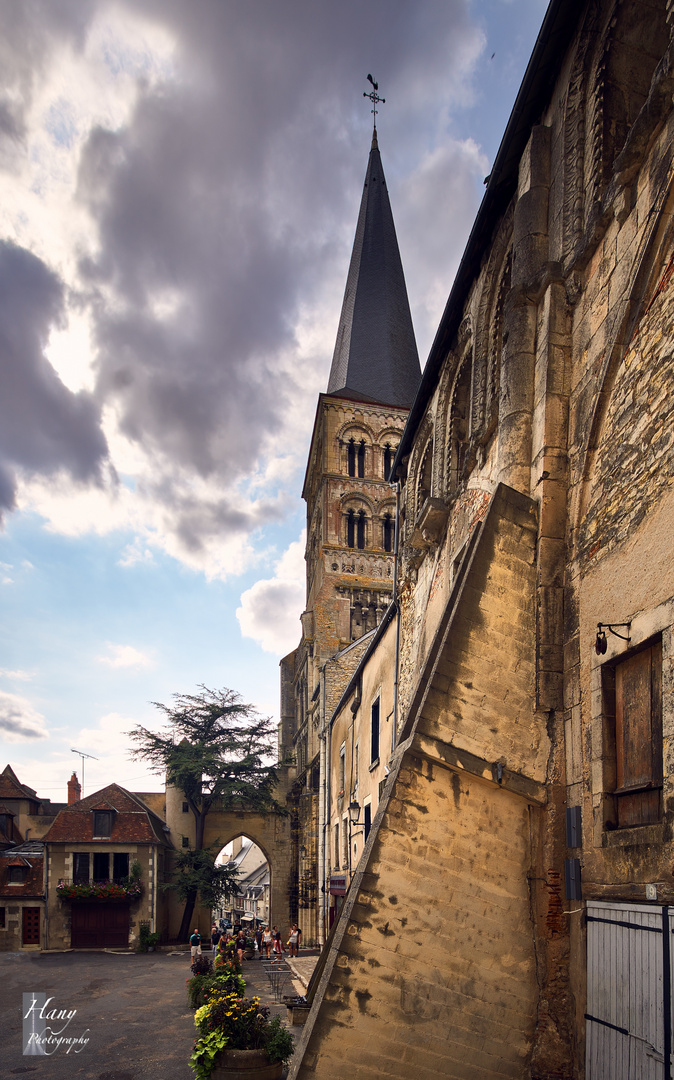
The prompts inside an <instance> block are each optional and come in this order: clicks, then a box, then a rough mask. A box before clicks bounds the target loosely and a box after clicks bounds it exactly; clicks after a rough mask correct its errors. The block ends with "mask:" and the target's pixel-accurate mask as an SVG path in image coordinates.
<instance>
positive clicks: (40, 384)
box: [0, 241, 107, 513]
mask: <svg viewBox="0 0 674 1080" xmlns="http://www.w3.org/2000/svg"><path fill="white" fill-rule="evenodd" d="M62 311H63V289H62V286H61V283H60V282H59V280H58V278H57V277H56V275H54V274H53V273H52V272H51V271H50V270H49V269H48V267H47V266H46V265H45V264H44V263H43V262H41V260H40V259H38V258H36V256H35V255H33V254H31V253H30V252H29V251H26V250H24V249H22V248H19V247H17V246H16V245H15V244H12V243H9V242H7V241H5V242H2V241H0V363H1V365H2V374H3V392H2V395H0V513H1V512H2V510H3V509H5V510H12V509H14V507H15V505H16V485H17V473H25V474H26V475H29V476H30V475H32V474H39V475H40V476H42V477H44V476H52V475H53V474H54V473H56V472H58V471H64V472H65V473H67V474H68V475H70V476H71V477H72V478H73V480H75V481H78V482H87V481H93V482H98V481H99V480H100V478H101V470H102V466H103V463H104V461H105V458H106V456H107V447H106V442H105V438H104V436H103V433H102V431H101V427H100V414H99V412H98V409H97V407H96V405H95V403H94V401H93V399H92V398H91V396H90V395H89V394H86V393H78V394H73V393H71V391H69V390H68V389H67V388H66V387H65V386H64V385H63V383H62V382H61V381H60V379H59V378H58V376H57V375H56V373H55V371H54V369H53V368H52V367H51V365H50V364H49V363H48V362H47V360H46V359H45V357H44V355H43V352H42V346H43V343H44V341H45V340H46V339H47V337H48V335H49V330H50V327H51V326H52V325H54V324H56V323H58V321H59V320H60V318H61V315H62Z"/></svg>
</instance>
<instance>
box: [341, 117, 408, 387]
mask: <svg viewBox="0 0 674 1080" xmlns="http://www.w3.org/2000/svg"><path fill="white" fill-rule="evenodd" d="M420 379H421V368H420V366H419V355H418V353H417V345H416V341H415V338H414V330H413V328H412V316H411V314H410V305H409V301H408V299H407V289H406V287H405V277H404V274H403V267H402V262H401V260H400V252H399V250H398V240H397V238H396V231H395V225H394V224H393V214H392V213H391V204H390V202H389V197H388V191H387V189H386V181H385V179H384V170H383V168H382V164H381V157H380V154H379V145H378V143H377V129H376V127H375V129H374V132H373V135H372V148H371V150H370V157H369V161H368V166H367V173H366V174H365V187H364V188H363V197H362V199H361V203H360V212H359V214H358V224H357V226H356V238H355V240H354V243H353V252H352V254H351V263H350V265H349V273H348V276H347V279H346V291H345V293H344V300H343V302H342V313H341V316H340V319H339V328H338V331H337V342H336V344H335V351H334V354H333V357H332V367H331V369H330V379H329V381H328V393H329V394H340V393H343V394H344V396H347V397H352V396H353V397H361V398H365V399H367V400H368V401H377V402H381V403H382V404H385V405H400V406H405V407H409V406H410V405H411V404H412V402H413V400H414V396H415V394H416V392H417V387H418V386H419V381H420Z"/></svg>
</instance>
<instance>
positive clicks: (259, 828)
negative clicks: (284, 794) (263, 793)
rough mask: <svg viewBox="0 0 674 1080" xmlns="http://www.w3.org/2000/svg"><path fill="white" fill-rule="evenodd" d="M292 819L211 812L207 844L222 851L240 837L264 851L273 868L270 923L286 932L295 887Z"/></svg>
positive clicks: (270, 866) (270, 870) (284, 816)
mask: <svg viewBox="0 0 674 1080" xmlns="http://www.w3.org/2000/svg"><path fill="white" fill-rule="evenodd" d="M290 822H291V818H290V816H289V815H283V816H282V815H281V814H261V813H255V812H251V811H247V810H240V811H236V812H235V811H231V810H228V811H222V810H211V812H210V813H209V815H208V817H207V819H206V828H205V831H204V844H205V846H206V847H210V848H216V847H217V848H218V850H222V848H223V847H226V846H227V844H229V843H230V842H231V841H232V840H235V839H236V838H237V837H239V836H245V837H248V839H249V840H252V842H253V843H254V844H257V846H258V847H259V848H260V850H261V851H262V853H263V854H264V856H265V858H266V860H267V863H268V865H269V922H270V923H271V924H273V923H277V924H278V925H279V926H282V927H283V928H284V929H285V928H286V927H287V925H288V924H289V923H290V922H291V921H292V919H293V917H294V913H293V912H291V910H290V906H291V899H290V898H291V883H292V864H293V848H292V839H291V831H290Z"/></svg>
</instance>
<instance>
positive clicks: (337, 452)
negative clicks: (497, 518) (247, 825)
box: [280, 128, 421, 941]
mask: <svg viewBox="0 0 674 1080" xmlns="http://www.w3.org/2000/svg"><path fill="white" fill-rule="evenodd" d="M420 378H421V369H420V366H419V357H418V354H417V347H416V342H415V338H414V330H413V328H412V319H411V315H410V308H409V302H408V298H407V289H406V287H405V278H404V275H403V268H402V262H401V259H400V253H399V250H398V241H397V238H396V232H395V226H394V223H393V215H392V212H391V205H390V202H389V196H388V191H387V188H386V181H385V179H384V170H383V168H382V163H381V157H380V154H379V147H378V143H377V132H376V128H375V131H374V135H373V139H372V148H371V150H370V156H369V161H368V167H367V173H366V176H365V185H364V188H363V196H362V200H361V204H360V212H359V215H358V224H357V227H356V236H355V240H354V245H353V252H352V255H351V263H350V266H349V273H348V277H347V281H346V290H345V293H344V301H343V304H342V312H341V316H340V320H339V327H338V331H337V341H336V344H335V351H334V355H333V359H332V367H331V370H330V378H329V380H328V387H327V392H326V393H324V394H321V395H320V397H319V401H318V407H317V410H316V419H315V423H314V431H313V435H312V440H311V448H310V451H309V460H308V465H307V472H306V477H305V481H304V488H303V492H302V495H303V498H304V499H305V500H306V503H307V546H306V555H305V557H306V564H307V602H306V609H305V611H304V614H303V615H302V639H301V641H300V644H299V647H298V648H297V649H296V650H295V651H294V652H292V653H290V654H289V655H288V656H286V657H285V658H284V659H283V660H282V661H281V729H280V743H281V746H280V750H281V756H280V759H281V760H284V759H285V760H288V759H290V760H293V759H294V762H295V764H296V769H297V780H296V784H295V787H294V794H295V798H296V800H297V802H296V806H297V814H298V822H299V829H298V831H297V866H298V875H297V890H296V896H294V897H291V912H292V911H293V910H295V911H296V912H297V916H296V917H297V918H298V919H299V921H300V925H301V927H302V931H303V935H304V940H305V941H308V940H314V939H317V938H320V937H321V930H320V928H319V925H318V924H317V925H310V924H311V923H319V922H320V921H321V920H320V918H318V909H319V908H320V896H319V894H320V893H322V894H323V895H324V894H325V893H326V892H327V885H326V882H325V865H326V863H325V858H324V854H323V853H322V851H321V844H320V842H319V836H318V820H319V811H320V809H321V807H322V806H323V805H324V801H325V798H326V791H325V785H326V783H327V773H326V763H325V760H324V746H325V741H324V740H325V732H326V730H327V728H328V726H329V722H330V717H331V715H332V712H333V710H334V708H335V706H336V705H337V703H338V701H339V698H340V696H341V694H342V692H343V690H344V688H345V686H346V684H347V683H348V680H349V678H350V676H351V674H352V673H353V671H354V669H355V667H356V665H357V663H358V660H359V658H360V657H361V656H362V654H363V651H364V649H365V648H366V646H367V643H368V642H369V641H370V640H371V638H372V635H373V632H374V631H375V630H376V628H377V627H378V625H379V624H380V622H381V619H382V616H383V615H384V612H385V611H386V609H387V608H388V606H389V604H390V602H391V599H392V584H393V548H394V539H395V492H394V490H393V489H392V487H391V486H390V485H389V482H388V478H389V473H390V469H391V465H392V464H393V459H394V457H395V454H396V450H397V448H398V443H399V441H400V436H401V433H402V430H403V428H404V426H405V421H406V419H407V415H408V412H409V409H410V406H411V404H412V401H413V400H414V396H415V393H416V390H417V387H418V385H419V381H420ZM321 886H324V889H323V890H321Z"/></svg>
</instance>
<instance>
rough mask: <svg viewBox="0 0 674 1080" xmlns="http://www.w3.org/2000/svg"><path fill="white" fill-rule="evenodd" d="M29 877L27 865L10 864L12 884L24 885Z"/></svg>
mask: <svg viewBox="0 0 674 1080" xmlns="http://www.w3.org/2000/svg"><path fill="white" fill-rule="evenodd" d="M27 877H28V867H27V866H10V867H9V876H8V882H9V884H10V885H23V884H25V881H26V878H27Z"/></svg>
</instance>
